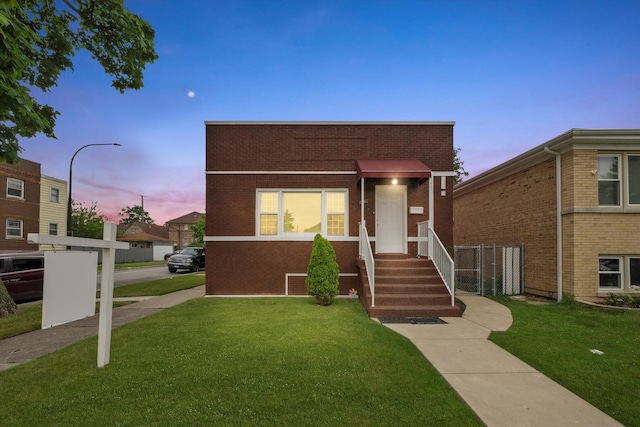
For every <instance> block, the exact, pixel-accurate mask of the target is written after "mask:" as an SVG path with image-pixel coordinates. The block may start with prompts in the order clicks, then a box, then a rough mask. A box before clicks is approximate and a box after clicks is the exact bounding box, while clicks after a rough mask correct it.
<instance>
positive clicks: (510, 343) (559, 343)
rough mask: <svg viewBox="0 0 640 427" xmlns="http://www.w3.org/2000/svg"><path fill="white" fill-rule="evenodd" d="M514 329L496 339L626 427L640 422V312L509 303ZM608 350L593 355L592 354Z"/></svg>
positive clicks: (569, 304) (562, 305)
mask: <svg viewBox="0 0 640 427" xmlns="http://www.w3.org/2000/svg"><path fill="white" fill-rule="evenodd" d="M501 302H502V303H504V304H505V305H506V306H507V307H509V309H510V310H511V313H512V315H513V326H512V327H511V328H510V329H509V330H508V331H506V332H501V333H493V334H492V335H491V337H490V339H491V341H493V342H495V343H496V344H498V345H499V346H500V347H502V348H504V349H506V350H508V351H509V352H511V353H512V354H514V355H515V356H516V357H518V358H520V359H522V360H523V361H525V362H526V363H528V364H529V365H531V366H533V367H534V368H536V369H537V370H539V371H540V372H542V373H543V374H545V375H547V376H548V377H550V378H551V379H553V380H554V381H556V382H558V383H560V384H562V385H563V386H564V387H566V388H568V389H569V390H571V391H573V392H574V393H575V394H577V395H579V396H580V397H582V398H583V399H585V400H587V401H588V402H590V403H591V404H592V405H594V406H596V407H597V408H599V409H600V410H602V411H603V412H605V413H607V414H608V415H609V416H611V417H613V418H615V419H616V420H618V421H620V422H621V423H623V424H625V425H638V420H640V405H638V401H639V400H640V388H639V386H638V384H640V333H639V331H640V311H627V312H624V311H615V310H612V309H601V308H591V307H587V306H584V305H581V304H578V303H575V302H572V301H568V302H566V303H560V304H557V303H552V304H546V305H532V304H529V303H526V302H523V301H514V300H504V301H501ZM592 349H596V350H600V351H602V352H604V354H602V355H596V354H593V353H592V352H591V351H590V350H592Z"/></svg>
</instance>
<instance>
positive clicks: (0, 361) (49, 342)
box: [0, 285, 204, 371]
mask: <svg viewBox="0 0 640 427" xmlns="http://www.w3.org/2000/svg"><path fill="white" fill-rule="evenodd" d="M202 296H204V285H202V286H198V287H195V288H191V289H185V290H183V291H178V292H173V293H171V294H167V295H161V296H157V297H153V298H148V297H142V298H140V299H139V302H136V303H133V304H129V305H125V306H122V307H117V308H114V309H113V316H112V327H113V328H117V327H118V326H121V325H124V324H125V323H129V322H133V321H135V320H138V319H142V318H143V317H146V316H149V315H150V314H153V313H157V312H158V311H160V310H162V309H164V308H167V307H172V306H174V305H177V304H180V303H183V302H185V301H187V300H190V299H193V298H198V297H202ZM115 299H116V300H117V298H115ZM99 317H100V316H99V314H95V315H94V316H91V317H87V318H84V319H81V320H76V321H74V322H69V323H66V324H64V325H59V326H54V327H52V328H48V329H39V330H37V331H33V332H28V333H26V334H22V335H18V336H15V337H11V338H7V339H4V340H2V341H0V371H3V370H6V369H9V368H12V367H14V366H17V365H20V364H22V363H26V362H28V361H30V360H33V359H35V358H38V357H40V356H43V355H45V354H47V353H51V352H54V351H57V350H60V349H62V348H64V347H67V346H69V345H71V344H74V343H76V342H78V341H82V340H83V339H86V338H90V337H93V336H96V335H98V321H99Z"/></svg>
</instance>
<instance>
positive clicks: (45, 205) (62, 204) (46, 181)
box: [39, 175, 67, 251]
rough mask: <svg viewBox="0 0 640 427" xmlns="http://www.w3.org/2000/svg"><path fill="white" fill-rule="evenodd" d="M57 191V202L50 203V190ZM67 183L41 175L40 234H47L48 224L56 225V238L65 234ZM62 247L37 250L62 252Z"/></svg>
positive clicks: (46, 246) (44, 247)
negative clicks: (55, 189) (54, 189)
mask: <svg viewBox="0 0 640 427" xmlns="http://www.w3.org/2000/svg"><path fill="white" fill-rule="evenodd" d="M52 188H57V189H58V190H59V198H58V202H52V201H51V189H52ZM66 202H67V182H66V181H62V180H60V179H57V178H51V177H48V176H46V175H42V177H41V179H40V234H49V223H55V224H58V236H65V235H66V234H67V203H66ZM64 249H66V246H64V245H40V247H39V250H41V251H46V250H64Z"/></svg>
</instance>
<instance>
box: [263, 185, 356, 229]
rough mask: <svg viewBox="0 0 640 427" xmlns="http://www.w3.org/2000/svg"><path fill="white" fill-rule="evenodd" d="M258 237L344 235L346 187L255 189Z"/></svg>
mask: <svg viewBox="0 0 640 427" xmlns="http://www.w3.org/2000/svg"><path fill="white" fill-rule="evenodd" d="M257 203H258V209H257V213H258V224H257V232H258V233H259V235H261V236H278V235H304V234H317V233H320V234H324V235H329V236H344V235H345V234H346V222H347V221H346V216H347V211H346V205H347V192H346V190H264V191H258V197H257Z"/></svg>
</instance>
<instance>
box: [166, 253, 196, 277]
mask: <svg viewBox="0 0 640 427" xmlns="http://www.w3.org/2000/svg"><path fill="white" fill-rule="evenodd" d="M167 266H168V267H169V272H170V273H175V272H176V271H178V270H180V269H186V270H191V271H198V270H200V269H201V268H203V267H204V248H195V247H193V248H184V249H183V250H182V252H180V253H179V254H176V255H171V256H170V257H169V260H168V261H167Z"/></svg>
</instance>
